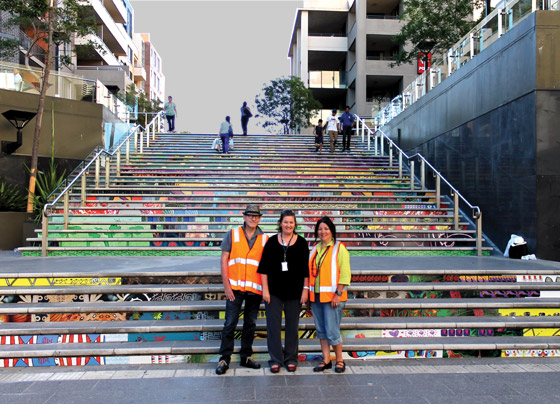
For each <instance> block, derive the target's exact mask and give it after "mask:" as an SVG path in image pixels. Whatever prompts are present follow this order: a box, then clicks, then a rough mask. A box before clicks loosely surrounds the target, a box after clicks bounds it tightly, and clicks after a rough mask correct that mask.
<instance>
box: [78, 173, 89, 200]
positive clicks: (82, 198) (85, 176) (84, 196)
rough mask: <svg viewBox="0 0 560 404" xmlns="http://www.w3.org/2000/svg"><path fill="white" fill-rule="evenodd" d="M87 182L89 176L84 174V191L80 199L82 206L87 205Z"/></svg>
mask: <svg viewBox="0 0 560 404" xmlns="http://www.w3.org/2000/svg"><path fill="white" fill-rule="evenodd" d="M86 181H87V174H86V173H84V174H83V175H82V189H81V191H82V192H81V198H80V202H81V205H82V206H85V205H86Z"/></svg>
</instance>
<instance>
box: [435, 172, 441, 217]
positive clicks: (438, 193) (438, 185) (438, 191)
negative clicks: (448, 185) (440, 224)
mask: <svg viewBox="0 0 560 404" xmlns="http://www.w3.org/2000/svg"><path fill="white" fill-rule="evenodd" d="M440 208H441V177H440V176H439V174H436V209H440Z"/></svg>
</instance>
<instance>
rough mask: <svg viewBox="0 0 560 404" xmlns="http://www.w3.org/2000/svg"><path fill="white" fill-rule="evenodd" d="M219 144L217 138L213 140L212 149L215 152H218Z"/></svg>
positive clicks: (219, 141)
mask: <svg viewBox="0 0 560 404" xmlns="http://www.w3.org/2000/svg"><path fill="white" fill-rule="evenodd" d="M220 143H221V140H220V139H218V138H215V139H214V141H213V142H212V149H213V150H216V151H220Z"/></svg>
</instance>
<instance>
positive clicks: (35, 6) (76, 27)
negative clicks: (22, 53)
mask: <svg viewBox="0 0 560 404" xmlns="http://www.w3.org/2000/svg"><path fill="white" fill-rule="evenodd" d="M48 8H49V2H48V1H46V0H1V1H0V10H1V11H7V12H8V13H9V14H10V18H8V19H6V20H4V21H2V24H3V25H4V26H6V27H18V28H20V29H22V30H24V31H25V33H26V34H27V35H28V36H29V37H30V38H31V42H30V43H27V44H26V43H23V42H20V41H19V40H18V39H15V38H3V37H0V55H2V54H3V55H14V54H16V53H17V52H18V50H19V48H20V46H21V47H22V48H24V49H25V50H26V52H27V53H26V58H28V59H29V58H30V57H32V56H35V57H41V56H43V55H39V54H37V53H33V51H34V50H36V49H41V48H40V47H37V46H35V45H36V44H38V43H42V44H44V46H46V42H47V34H48V25H49V21H48ZM52 22H53V29H54V34H53V41H54V42H55V44H58V45H60V44H63V43H69V42H71V39H72V35H76V36H78V37H85V36H87V35H88V34H95V33H96V27H97V26H96V21H95V14H94V13H93V12H92V8H91V5H86V4H84V3H83V2H81V1H80V0H55V8H54V18H53V21H52ZM88 46H94V47H96V48H97V47H98V45H96V44H95V43H93V42H90V43H88ZM71 61H72V55H62V54H61V55H59V62H60V64H61V65H69V64H70V63H71Z"/></svg>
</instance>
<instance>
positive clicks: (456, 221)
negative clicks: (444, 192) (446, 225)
mask: <svg viewBox="0 0 560 404" xmlns="http://www.w3.org/2000/svg"><path fill="white" fill-rule="evenodd" d="M453 229H454V230H459V194H458V193H457V192H453Z"/></svg>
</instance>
